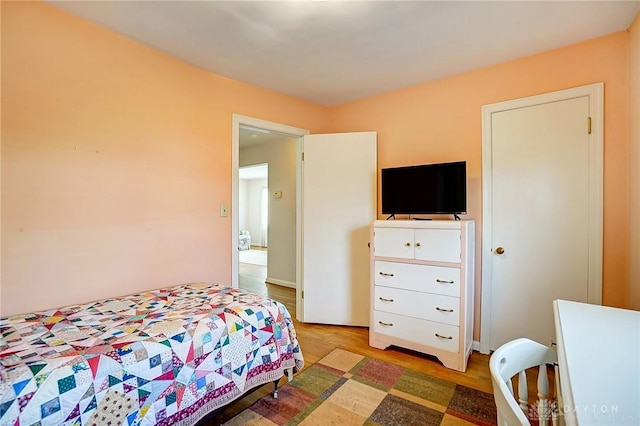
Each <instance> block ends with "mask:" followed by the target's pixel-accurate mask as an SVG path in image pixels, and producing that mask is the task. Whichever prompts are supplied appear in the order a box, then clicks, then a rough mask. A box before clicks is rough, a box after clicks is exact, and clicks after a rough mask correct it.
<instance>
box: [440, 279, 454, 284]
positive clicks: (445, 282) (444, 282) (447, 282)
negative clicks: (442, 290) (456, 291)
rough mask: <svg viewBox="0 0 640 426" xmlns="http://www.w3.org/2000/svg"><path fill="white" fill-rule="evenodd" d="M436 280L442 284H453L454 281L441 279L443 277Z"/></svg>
mask: <svg viewBox="0 0 640 426" xmlns="http://www.w3.org/2000/svg"><path fill="white" fill-rule="evenodd" d="M436 282H437V283H440V284H453V281H449V280H441V279H436Z"/></svg>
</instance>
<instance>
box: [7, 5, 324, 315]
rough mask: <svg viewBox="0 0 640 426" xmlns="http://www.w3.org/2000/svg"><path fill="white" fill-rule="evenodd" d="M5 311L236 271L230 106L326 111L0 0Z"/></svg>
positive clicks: (50, 10)
mask: <svg viewBox="0 0 640 426" xmlns="http://www.w3.org/2000/svg"><path fill="white" fill-rule="evenodd" d="M1 7H2V81H1V83H2V88H3V93H2V105H1V107H2V113H3V115H2V134H1V135H2V165H1V167H2V169H1V170H2V212H1V218H2V287H1V293H2V302H1V303H2V305H1V306H0V315H9V314H14V313H19V312H26V311H33V310H37V309H45V308H50V307H58V306H62V305H66V304H69V303H75V302H82V301H89V300H94V299H97V298H102V297H110V296H116V295H120V294H128V293H131V292H134V291H139V290H144V289H150V288H157V287H159V286H162V285H174V284H177V283H181V282H189V281H216V282H221V283H230V282H231V252H230V247H231V218H230V217H224V218H222V217H220V216H219V205H220V204H221V203H225V204H227V205H231V143H230V141H231V119H232V114H233V113H237V114H242V115H246V116H251V117H256V118H261V119H265V120H270V121H274V122H279V123H283V124H288V125H291V126H295V127H300V128H305V129H309V130H311V131H316V132H317V131H319V130H320V129H322V127H323V126H324V120H325V115H326V110H325V109H324V108H321V107H318V106H315V105H312V104H310V103H307V102H303V101H300V100H296V99H293V98H290V97H287V96H284V95H281V94H277V93H274V92H270V91H267V90H263V89H259V88H256V87H253V86H250V85H246V84H242V83H239V82H236V81H233V80H230V79H226V78H223V77H220V76H216V75H213V74H211V73H207V72H204V71H202V70H199V69H197V68H195V67H192V66H190V65H187V64H185V63H182V62H179V61H177V60H175V59H172V58H170V57H168V56H166V55H164V54H163V53H160V52H158V51H155V50H152V49H150V48H147V47H144V46H142V45H140V44H138V43H136V42H134V41H131V40H128V39H125V38H123V37H120V36H117V35H115V34H113V33H111V32H109V31H107V30H104V29H101V28H99V27H97V26H94V25H92V24H90V23H88V22H86V21H83V20H80V19H78V18H75V17H73V16H71V15H68V14H66V13H64V12H62V11H59V10H58V9H56V8H54V7H52V6H50V5H47V4H46V3H40V2H2V4H1Z"/></svg>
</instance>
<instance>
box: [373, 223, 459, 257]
mask: <svg viewBox="0 0 640 426" xmlns="http://www.w3.org/2000/svg"><path fill="white" fill-rule="evenodd" d="M376 232H377V231H376ZM414 245H415V252H414V253H415V254H414V255H415V258H416V259H419V260H431V261H435V262H451V263H460V253H461V245H462V242H461V241H460V230H459V229H416V230H415V243H414ZM376 255H377V253H376Z"/></svg>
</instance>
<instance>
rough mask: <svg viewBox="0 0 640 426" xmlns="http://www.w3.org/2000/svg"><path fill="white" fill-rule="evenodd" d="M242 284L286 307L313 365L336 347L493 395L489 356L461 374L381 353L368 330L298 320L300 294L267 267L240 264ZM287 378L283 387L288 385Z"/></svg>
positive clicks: (398, 353) (426, 359)
mask: <svg viewBox="0 0 640 426" xmlns="http://www.w3.org/2000/svg"><path fill="white" fill-rule="evenodd" d="M239 270H240V277H239V285H240V287H241V288H244V289H247V290H251V291H254V292H256V293H259V294H265V295H267V296H269V297H270V298H272V299H275V300H277V301H279V302H282V303H284V304H285V306H286V307H287V309H288V310H289V312H290V313H291V316H292V317H293V318H294V325H295V328H296V332H297V334H298V341H299V342H300V347H301V349H302V354H303V356H304V358H305V365H306V366H309V365H311V364H313V363H315V362H316V361H318V360H320V359H321V358H323V357H324V356H325V355H327V354H328V353H329V352H331V351H332V350H333V349H335V348H341V349H345V350H348V351H350V352H355V353H358V354H361V355H365V356H370V357H374V358H376V359H380V360H383V361H387V362H390V363H393V364H396V365H401V366H403V367H406V368H409V369H412V370H414V371H420V372H423V373H426V374H430V375H432V376H436V377H440V378H442V379H445V380H449V381H452V382H455V383H458V384H461V385H464V386H467V387H470V388H474V389H478V390H481V391H484V392H488V393H491V392H492V391H491V376H490V374H489V356H487V355H482V354H480V353H478V352H473V353H472V354H471V357H470V359H469V365H468V368H467V371H466V372H464V373H461V372H459V371H455V370H451V369H448V368H446V367H444V366H443V365H442V364H441V363H440V362H439V361H438V360H437V359H436V358H434V357H431V356H429V355H424V354H421V353H417V352H412V351H409V350H404V349H400V348H395V347H392V348H388V349H386V350H384V351H383V350H379V349H376V348H372V347H370V346H369V330H368V328H365V327H343V326H331V325H321V324H307V323H301V322H298V321H296V320H295V316H296V294H295V290H294V289H290V288H287V287H282V286H278V285H274V284H265V282H264V280H265V278H266V268H265V267H262V266H256V265H249V264H244V263H241V264H240V268H239ZM284 383H285V381H284V379H283V380H281V384H284ZM271 390H272V387H271V386H269V385H267V386H264V387H262V388H260V389H259V390H257V391H256V392H254V393H252V394H250V395H249V396H247V397H245V398H243V399H242V400H239V401H236V402H234V403H233V404H231V405H230V406H229V407H227V408H226V409H224V410H223V411H222V412H221V413H220V414H219V415H218V416H217V417H216V418H215V419H213V420H212V423H207V425H214V424H220V423H222V422H224V421H225V420H226V419H229V418H231V417H233V416H234V415H235V414H237V413H239V412H240V411H242V410H244V409H245V408H247V407H248V406H249V405H251V404H252V403H253V402H254V401H256V400H258V399H259V398H261V397H262V396H264V395H266V394H267V393H268V392H270V391H271Z"/></svg>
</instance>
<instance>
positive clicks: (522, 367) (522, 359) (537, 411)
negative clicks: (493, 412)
mask: <svg viewBox="0 0 640 426" xmlns="http://www.w3.org/2000/svg"><path fill="white" fill-rule="evenodd" d="M557 361H558V356H557V354H556V352H555V351H554V350H553V349H551V348H549V347H547V346H544V345H541V344H540V343H537V342H534V341H533V340H529V339H524V338H521V339H516V340H513V341H511V342H508V343H505V344H504V345H502V346H500V347H499V348H498V349H497V350H496V351H495V352H494V353H493V354H492V355H491V358H490V359H489V370H490V372H491V382H492V385H493V398H494V400H495V402H496V407H497V409H498V425H499V426H514V425H523V426H529V425H530V424H531V423H530V421H529V419H532V420H536V423H537V422H538V421H539V424H540V425H547V424H549V421H550V420H551V423H552V424H553V425H556V424H561V423H562V420H563V419H562V418H561V417H560V416H559V411H560V410H558V409H557V408H556V407H557V404H553V403H552V401H550V400H549V377H548V375H547V364H552V365H555V364H556V363H557ZM532 367H539V368H538V380H537V387H538V392H537V396H538V399H537V401H535V402H534V403H532V404H529V401H528V398H529V396H528V395H529V393H528V389H527V375H526V370H527V369H528V368H532ZM516 375H517V376H518V395H517V398H518V400H516V396H515V395H514V391H513V384H512V381H511V379H512V378H513V377H515V376H516ZM557 386H558V385H557V382H556V391H557ZM556 393H557V392H556Z"/></svg>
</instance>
